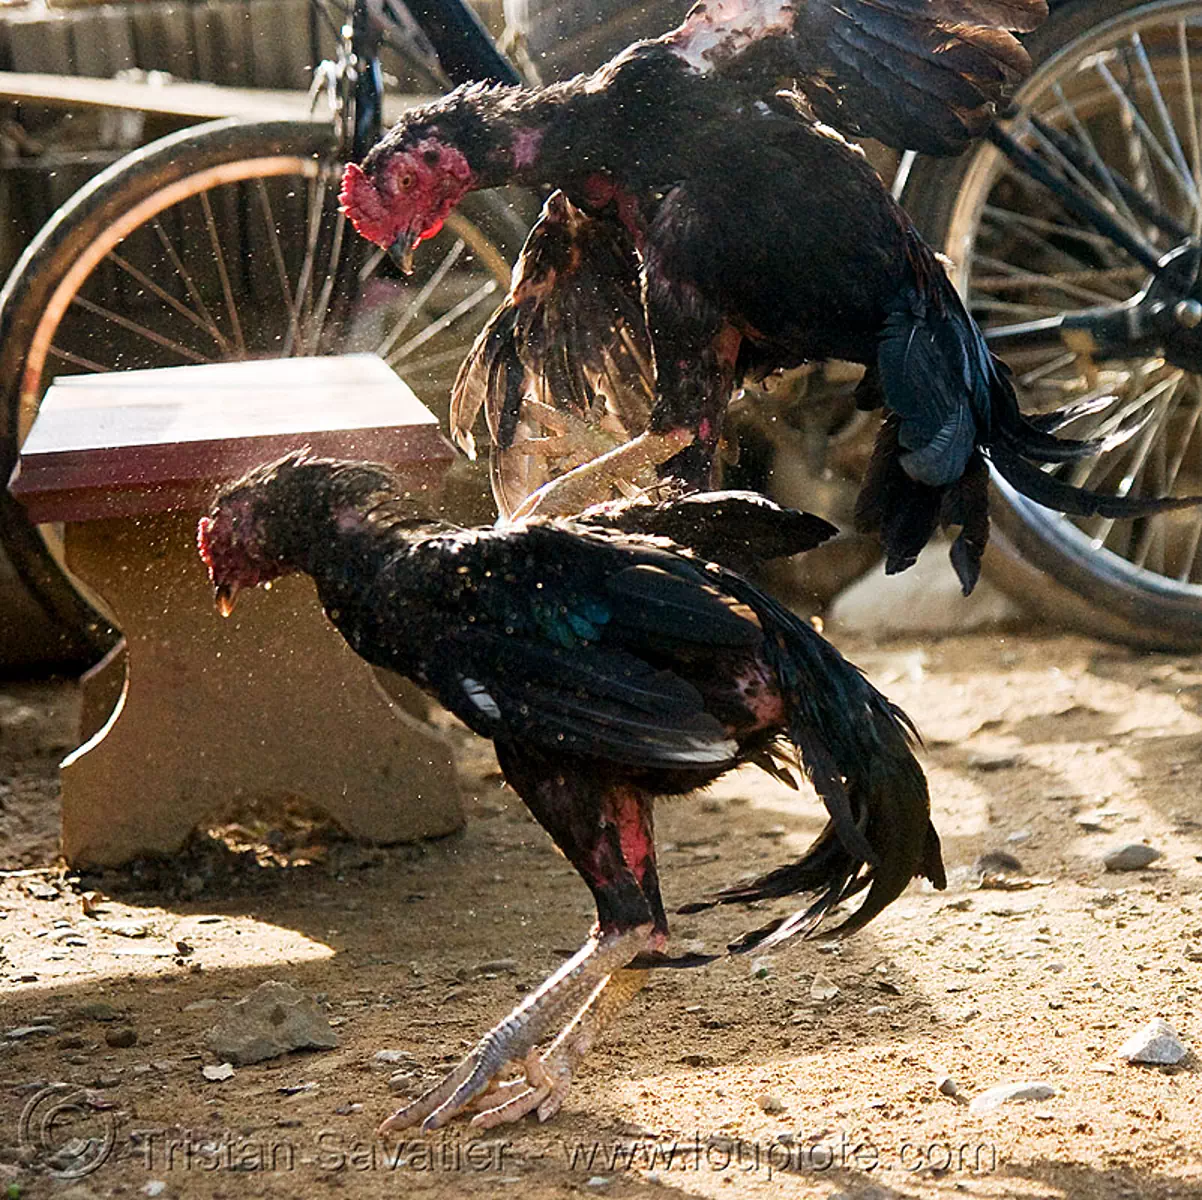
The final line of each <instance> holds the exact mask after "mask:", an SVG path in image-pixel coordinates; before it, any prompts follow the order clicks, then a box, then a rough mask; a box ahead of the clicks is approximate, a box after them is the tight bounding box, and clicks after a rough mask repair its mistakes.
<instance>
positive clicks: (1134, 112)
mask: <svg viewBox="0 0 1202 1200" xmlns="http://www.w3.org/2000/svg"><path fill="white" fill-rule="evenodd" d="M1094 69H1095V70H1096V71H1097V72H1098V74H1099V75H1101V77H1102V79H1103V80H1104V81H1105V82H1106V85H1107V87H1109V88H1110V90H1111V91H1112V92H1113V93H1114V96H1115V99H1116V100H1118V102H1119V104H1121V105H1122V107H1123V110H1124V112H1125V114H1126V116H1127V117H1128V119H1129V120H1130V121H1131V123H1132V126H1133V127H1134V128H1135V130H1136V131H1137V132H1138V133H1139V134H1140V138H1141V141H1142V143H1143V144H1144V146H1145V147H1146V148H1147V149H1148V150H1149V151H1150V152H1151V153H1152V156H1153V157H1154V158H1155V159H1156V160H1157V161H1158V162H1159V163H1160V165H1161V166H1162V167H1164V169H1165V171H1166V172H1167V173H1168V175H1169V176H1170V178H1172V179H1174V180H1176V182H1177V184H1178V186H1179V187H1180V188H1181V190H1182V191H1183V192H1184V193H1185V195H1186V196H1187V197H1188V198H1189V199H1190V200H1191V201H1192V202H1193V203H1195V204H1196V203H1197V199H1198V197H1197V193H1196V191H1195V190H1194V186H1193V181H1192V180H1191V179H1190V178H1189V177H1188V175H1183V174H1182V173H1181V172H1180V170H1179V169H1178V167H1177V164H1176V163H1175V162H1173V159H1172V157H1171V156H1170V155H1169V154H1168V152H1167V151H1166V150H1165V148H1164V147H1163V146H1162V145H1161V144H1160V142H1159V141H1158V140H1157V139H1156V137H1155V135H1154V134H1153V133H1152V130H1151V129H1150V128H1149V127H1148V123H1147V121H1145V120H1144V118H1143V115H1142V114H1141V113H1140V111H1139V109H1138V108H1136V106H1135V102H1134V101H1133V100H1132V99H1131V97H1130V96H1128V95H1127V93H1126V92H1125V91H1123V88H1122V85H1121V84H1120V83H1119V81H1118V80H1117V79H1115V77H1114V75H1113V74H1112V72H1111V70H1110V68H1109V67H1108V66H1107V65H1106V64H1105V62H1103V61H1102V57H1101V55H1099V56H1098V57H1097V58H1096V59H1095V60H1094Z"/></svg>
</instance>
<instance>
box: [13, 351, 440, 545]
mask: <svg viewBox="0 0 1202 1200" xmlns="http://www.w3.org/2000/svg"><path fill="white" fill-rule="evenodd" d="M302 446H307V447H309V448H310V449H311V450H312V451H313V453H314V454H320V455H328V456H331V457H336V458H360V459H369V460H373V461H376V462H384V463H388V464H389V465H390V466H393V467H395V468H397V469H399V470H400V471H401V473H402V476H403V477H404V478H405V480H406V483H407V484H409V485H410V486H412V487H413V489H414V490H415V491H417V490H421V489H424V488H428V487H432V486H434V485H436V484H437V483H438V481H439V479H440V478H441V477H442V474H443V472H444V471H445V470H446V467H447V465H448V464H449V463H450V461H451V459H452V458H453V456H454V452H453V451H452V449H451V447H450V445H449V444H448V443H447V441H446V439H445V438H443V436H442V434H441V433H440V432H439V429H438V420H437V418H436V417H435V416H434V415H433V413H431V412H430V410H429V409H427V408H426V407H425V405H423V404H422V403H421V401H420V400H418V398H417V397H416V396H415V395H414V394H413V392H412V391H411V390H410V389H409V387H408V385H407V384H406V383H405V382H404V381H403V380H402V379H401V378H400V377H399V376H397V375H396V374H395V373H394V372H393V371H392V369H391V368H390V367H388V365H387V364H386V363H385V362H384V361H383V360H382V359H380V358H377V357H376V356H375V355H374V354H347V355H340V356H337V357H321V358H286V359H261V360H255V361H250V362H230V363H212V364H204V365H201V366H188V367H161V368H157V369H154V370H148V371H121V372H113V373H111V374H104V375H69V376H66V377H64V378H62V379H59V380H57V381H56V382H55V383H54V385H53V386H52V387H51V388H50V390H49V391H48V392H47V393H46V397H45V399H44V400H43V401H42V405H41V408H40V409H39V410H38V415H37V419H36V420H35V421H34V424H33V428H32V429H31V430H30V433H29V437H28V438H27V439H26V441H25V444H24V446H23V447H22V450H21V457H20V461H19V462H18V464H17V468H16V470H15V471H14V472H13V477H12V480H11V482H10V487H9V490H10V491H11V492H12V493H13V495H14V496H16V497H17V498H18V499H19V500H20V501H21V503H22V504H23V505H24V506H25V509H26V511H27V512H28V514H29V516H30V519H31V520H33V521H34V522H37V523H41V522H46V521H87V520H93V519H97V518H103V517H128V516H136V515H139V514H142V513H156V512H168V511H172V510H178V509H183V510H187V509H193V510H203V509H205V508H207V507H208V504H209V500H210V498H211V497H212V494H213V491H214V489H215V487H216V486H217V485H218V484H221V483H224V482H227V481H228V480H231V479H236V478H237V477H238V476H240V475H241V474H243V472H245V471H247V470H248V469H250V468H251V467H254V466H257V465H258V464H259V463H262V462H267V461H269V460H271V459H273V458H278V457H279V456H280V455H281V454H284V453H286V452H287V451H289V450H295V449H299V448H300V447H302Z"/></svg>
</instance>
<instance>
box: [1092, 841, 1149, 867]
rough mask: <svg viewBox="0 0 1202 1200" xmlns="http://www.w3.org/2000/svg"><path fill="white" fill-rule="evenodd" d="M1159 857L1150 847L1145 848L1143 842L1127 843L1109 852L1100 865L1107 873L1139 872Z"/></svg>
mask: <svg viewBox="0 0 1202 1200" xmlns="http://www.w3.org/2000/svg"><path fill="white" fill-rule="evenodd" d="M1160 857H1162V856H1161V853H1160V851H1159V850H1157V849H1155V848H1154V847H1152V846H1145V845H1144V844H1143V842H1128V843H1127V845H1125V846H1116V847H1115V848H1114V849H1113V850H1111V851H1110V852H1109V853H1108V854H1107V855H1106V856H1105V857H1104V858H1103V859H1102V864H1103V866H1105V868H1106V870H1108V871H1141V870H1143V868H1144V867H1146V866H1148V865H1150V864H1151V863H1154V862H1155V861H1156V860H1157V859H1158V858H1160Z"/></svg>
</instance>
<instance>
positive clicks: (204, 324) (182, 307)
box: [108, 250, 229, 353]
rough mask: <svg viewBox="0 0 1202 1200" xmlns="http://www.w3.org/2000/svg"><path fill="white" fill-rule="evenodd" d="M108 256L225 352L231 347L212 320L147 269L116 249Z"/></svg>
mask: <svg viewBox="0 0 1202 1200" xmlns="http://www.w3.org/2000/svg"><path fill="white" fill-rule="evenodd" d="M108 257H109V259H110V260H111V261H112V262H114V263H116V264H117V266H118V267H120V268H121V270H123V271H124V272H125V273H126V274H127V275H129V276H130V277H131V278H132V279H134V280H135V281H136V282H137V283H138V284H139V285H140V286H141V287H144V288H145V289H146V290H147V291H148V292H150V293H151V294H152V295H153V296H156V297H157V298H158V299H160V300H161V301H162V302H163V303H164V304H166V305H168V306H169V307H171V308H173V309H174V310H175V311H176V312H177V313H179V314H180V316H181V317H184V318H185V319H186V320H188V321H191V322H192V324H193V325H195V326H196V328H197V329H200V330H202V331H203V332H205V333H207V334H208V335H209V336H210V337H211V338H212V339H213V340H214V341H215V342H216V343H217V346H218V349H220V350H221V351H222V352H223V353H224V352H225V351H226V350H227V349H228V348H229V342H228V341H226V339H225V337H224V336H223V335H222V332H221V330H220V329H218V328H217V326H216V325H214V324H213V322H212V321H211V320H205V319H204V318H203V317H202V316H201V315H200V314H199V313H196V312H193V311H192V309H190V308H189V307H188V306H187V305H186V304H182V303H181V302H180V301H179V300H177V299H176V298H175V297H174V296H173V295H172V294H171V293H170V292H168V291H167V290H166V289H165V288H162V287H160V286H159V285H158V284H157V283H155V281H154V280H153V279H151V278H150V276H149V275H147V274H146V272H145V271H140V270H138V268H137V267H135V266H134V265H133V263H131V262H129V261H128V260H127V259H125V258H122V256H121V255H120V254H118V253H117V252H116V250H114V251H112V252H111V253H110V254H109V256H108Z"/></svg>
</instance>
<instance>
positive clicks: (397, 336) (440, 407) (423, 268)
mask: <svg viewBox="0 0 1202 1200" xmlns="http://www.w3.org/2000/svg"><path fill="white" fill-rule="evenodd" d="M340 170H341V164H340V163H339V162H338V161H337V159H336V155H335V152H334V146H333V140H332V134H331V132H330V130H329V128H328V127H326V126H322V125H318V124H309V123H300V122H271V123H248V122H242V121H237V120H226V121H217V122H213V123H211V124H207V125H201V126H197V127H195V128H192V129H188V130H185V131H183V132H182V133H178V134H173V135H171V136H169V137H166V138H163V139H161V140H159V141H157V142H153V143H151V144H149V145H147V146H145V147H143V148H142V149H140V150H138V151H136V152H134V153H133V154H130V155H128V156H127V157H125V158H123V159H121V160H120V161H119V162H117V163H115V164H113V166H112V167H110V168H109V169H108V170H106V171H105V172H103V173H102V174H101V175H99V176H97V177H96V178H95V179H93V180H92V181H91V182H90V183H89V184H88V185H87V186H86V187H84V188H83V189H82V190H81V191H79V192H77V193H76V194H75V196H74V197H72V199H71V200H70V201H68V202H67V204H66V205H64V206H63V208H61V209H60V210H59V211H58V212H57V213H56V214H55V215H54V217H53V218H52V219H51V221H50V222H49V224H48V225H47V226H46V227H45V228H44V229H43V230H42V231H41V233H40V234H39V235H38V236H37V238H36V239H35V240H34V242H33V243H32V244H31V245H30V246H29V248H28V249H27V251H26V252H25V254H24V255H23V256H22V258H21V260H20V262H19V263H18V264H17V266H16V268H15V269H14V271H13V274H12V275H11V276H10V277H9V280H8V283H7V284H6V286H5V288H4V290H3V292H2V293H0V380H3V387H4V394H3V404H2V405H0V469H3V470H4V472H5V477H6V478H7V473H8V471H9V470H11V467H12V465H13V463H14V462H15V460H16V456H17V453H18V452H19V449H20V446H21V443H22V441H23V440H24V437H25V435H26V434H27V433H28V431H29V428H30V426H31V424H32V422H33V418H34V417H35V416H36V414H37V410H38V406H39V405H40V403H41V399H42V396H43V395H44V394H45V392H46V389H47V387H48V386H49V384H50V383H51V381H52V380H53V379H54V378H55V377H56V376H58V375H62V374H67V373H78V372H101V371H113V370H132V369H139V368H147V367H161V366H173V365H182V364H187V363H203V362H215V361H229V360H235V359H245V358H255V357H291V356H296V355H313V354H330V353H345V352H350V351H369V352H376V353H378V354H380V355H381V357H383V358H385V360H386V361H387V362H388V363H389V364H390V365H391V366H393V367H394V368H395V369H396V370H397V371H398V373H399V374H400V375H401V376H402V377H403V378H404V379H405V381H406V382H407V383H408V384H409V386H410V387H411V388H412V389H413V390H414V392H415V393H416V394H417V395H418V396H419V398H421V399H422V400H423V401H424V402H425V403H426V404H427V405H429V406H430V407H431V408H432V409H433V410H434V411H435V412H436V413H440V414H441V415H443V416H445V412H446V405H447V398H448V396H449V394H450V387H451V384H452V382H453V380H454V377H455V372H456V370H457V369H458V366H459V363H460V361H461V360H462V358H463V356H464V354H465V353H466V351H467V348H468V347H469V346H470V344H471V342H472V340H473V338H474V337H475V335H476V333H477V332H478V331H479V329H480V327H481V326H482V325H483V323H484V321H485V320H486V319H487V317H488V315H489V314H490V312H491V311H492V309H493V308H494V307H495V303H496V300H497V298H498V297H499V295H500V294H503V291H504V288H505V285H506V284H507V282H508V278H509V263H510V260H511V259H512V258H513V257H514V255H515V254H516V252H517V249H518V248H519V246H520V245H521V240H522V238H523V236H524V234H525V224H524V222H523V221H522V220H521V218H520V217H519V216H517V215H516V214H515V213H514V212H513V210H512V209H511V207H510V206H509V205H508V204H507V203H506V202H505V200H504V199H503V198H502V197H500V196H497V195H495V194H487V193H486V194H480V195H477V196H472V197H470V198H469V199H470V203H464V204H463V205H461V206H460V208H459V209H458V210H457V211H456V213H455V214H453V215H452V217H451V218H450V219H448V221H447V223H446V226H445V228H444V230H443V232H442V233H440V234H439V235H438V237H436V238H433V239H431V240H430V241H429V242H428V243H423V245H422V247H421V249H420V251H419V253H418V256H417V259H416V263H415V270H414V273H413V275H412V276H410V277H408V278H406V277H403V276H401V275H400V274H399V273H397V272H396V271H395V270H394V269H393V267H392V265H391V263H390V262H389V261H388V260H387V258H386V257H385V256H384V255H382V254H381V253H377V252H375V251H374V249H373V248H372V247H371V246H370V245H368V244H367V243H366V242H364V241H363V240H362V239H360V238H358V237H356V236H354V234H353V233H352V232H351V231H350V230H349V228H348V227H347V226H346V223H345V221H344V219H343V218H342V216H341V215H340V214H339V213H338V211H337V203H338V202H337V193H338V178H339V174H340ZM53 540H54V539H53V534H52V533H51V534H49V535H47V531H45V530H37V529H34V528H33V527H31V526H30V525H29V523H28V522H27V521H26V519H25V517H24V514H23V512H22V510H21V509H20V507H19V506H18V505H16V504H15V502H13V501H12V499H11V497H9V496H8V495H7V494H5V496H4V499H3V502H2V503H0V544H2V546H3V549H4V550H5V552H6V553H7V555H8V558H9V560H10V562H11V563H12V565H13V567H15V569H16V570H17V572H18V573H19V575H20V577H21V579H22V581H23V583H24V586H25V589H26V591H27V592H28V593H29V594H30V595H31V596H32V597H33V598H34V599H35V600H36V602H37V604H38V605H39V606H40V608H41V610H42V611H43V612H44V613H45V615H46V617H47V619H48V621H49V622H50V623H51V624H52V625H53V627H54V629H55V630H56V631H57V645H56V646H54V647H52V648H51V652H52V654H53V655H54V656H55V657H57V658H59V659H66V660H76V661H79V660H81V659H84V660H86V659H88V658H90V657H95V655H96V654H97V653H98V652H101V651H103V650H104V649H105V648H106V647H107V646H108V645H109V644H110V643H111V640H112V631H111V630H110V629H109V627H108V626H107V624H106V623H105V622H104V620H103V619H102V618H101V617H99V615H98V614H97V613H96V611H95V610H94V609H93V607H92V606H91V605H90V604H89V603H88V602H87V601H86V600H85V599H84V598H83V597H82V596H81V595H80V593H79V591H78V590H77V589H76V587H75V586H74V584H73V583H72V582H71V580H70V579H69V578H68V577H67V576H66V575H65V574H64V572H63V570H62V567H61V563H60V561H59V557H58V555H57V554H56V553H55V550H56V547H55V546H54V545H53ZM3 636H4V635H3V633H0V662H3V661H5V647H4V645H3V640H2V639H3Z"/></svg>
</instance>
